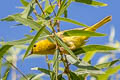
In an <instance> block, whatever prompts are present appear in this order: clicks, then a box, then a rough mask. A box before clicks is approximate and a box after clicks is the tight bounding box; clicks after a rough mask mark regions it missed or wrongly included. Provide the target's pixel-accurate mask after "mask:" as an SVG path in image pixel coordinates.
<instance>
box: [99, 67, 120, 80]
mask: <svg viewBox="0 0 120 80" xmlns="http://www.w3.org/2000/svg"><path fill="white" fill-rule="evenodd" d="M119 70H120V65H117V66H115V67H111V68H108V69H107V70H106V71H105V74H102V75H98V76H97V80H101V79H102V80H108V78H109V77H110V76H111V75H113V74H115V73H117V72H118V71H119Z"/></svg>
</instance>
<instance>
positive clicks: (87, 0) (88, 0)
mask: <svg viewBox="0 0 120 80" xmlns="http://www.w3.org/2000/svg"><path fill="white" fill-rule="evenodd" d="M73 2H79V3H84V4H88V5H91V6H100V7H104V6H107V4H105V3H102V2H98V1H93V0H73Z"/></svg>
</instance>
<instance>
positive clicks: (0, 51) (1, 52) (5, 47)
mask: <svg viewBox="0 0 120 80" xmlns="http://www.w3.org/2000/svg"><path fill="white" fill-rule="evenodd" d="M11 47H12V45H3V46H2V47H1V48H0V59H1V58H2V57H3V55H4V54H5V53H6V52H7V51H8V50H9V48H11Z"/></svg>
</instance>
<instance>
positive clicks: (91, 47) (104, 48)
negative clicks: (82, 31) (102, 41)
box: [82, 45, 117, 51]
mask: <svg viewBox="0 0 120 80" xmlns="http://www.w3.org/2000/svg"><path fill="white" fill-rule="evenodd" d="M82 48H83V50H84V51H111V50H117V48H114V47H111V46H104V45H87V46H84V47H82Z"/></svg>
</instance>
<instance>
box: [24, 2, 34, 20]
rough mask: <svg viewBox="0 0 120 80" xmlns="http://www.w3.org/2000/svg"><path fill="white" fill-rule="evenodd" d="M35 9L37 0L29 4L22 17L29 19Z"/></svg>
mask: <svg viewBox="0 0 120 80" xmlns="http://www.w3.org/2000/svg"><path fill="white" fill-rule="evenodd" d="M34 8H35V0H32V1H31V2H30V3H29V4H27V7H26V8H25V10H24V11H23V12H22V17H23V18H27V17H28V16H29V15H30V14H31V13H32V11H33V10H34Z"/></svg>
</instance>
